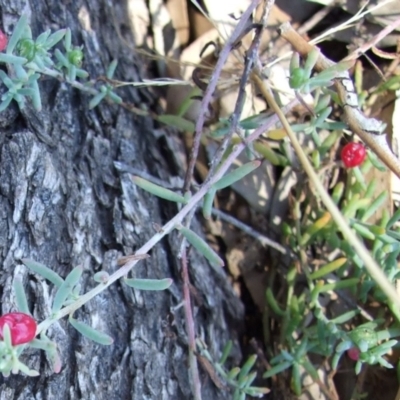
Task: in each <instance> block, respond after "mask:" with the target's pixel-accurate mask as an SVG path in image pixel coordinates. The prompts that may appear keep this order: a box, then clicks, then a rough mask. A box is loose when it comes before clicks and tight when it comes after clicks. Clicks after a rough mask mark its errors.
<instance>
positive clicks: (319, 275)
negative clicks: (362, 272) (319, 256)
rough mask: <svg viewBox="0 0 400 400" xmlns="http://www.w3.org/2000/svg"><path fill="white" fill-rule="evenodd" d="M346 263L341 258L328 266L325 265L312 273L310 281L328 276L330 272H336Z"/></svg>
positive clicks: (345, 259)
mask: <svg viewBox="0 0 400 400" xmlns="http://www.w3.org/2000/svg"><path fill="white" fill-rule="evenodd" d="M346 262H347V258H345V257H341V258H338V259H336V260H334V261H332V262H330V263H328V264H325V265H324V266H323V267H321V268H320V269H319V270H318V271H315V272H313V273H312V274H311V275H310V279H319V278H322V277H323V276H325V275H327V274H330V273H331V272H333V271H336V270H337V269H339V268H341V267H342V266H343V265H344V264H345V263H346Z"/></svg>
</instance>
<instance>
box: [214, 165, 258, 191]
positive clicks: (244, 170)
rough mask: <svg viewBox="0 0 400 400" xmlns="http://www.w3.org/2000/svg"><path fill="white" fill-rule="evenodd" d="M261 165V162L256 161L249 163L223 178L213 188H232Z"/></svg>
mask: <svg viewBox="0 0 400 400" xmlns="http://www.w3.org/2000/svg"><path fill="white" fill-rule="evenodd" d="M260 165H261V161H259V160H254V161H251V162H249V163H246V164H243V165H241V166H240V167H238V168H236V169H235V170H234V171H231V172H229V173H228V174H226V175H225V176H224V177H223V178H221V179H220V180H219V181H218V182H216V183H214V185H213V188H214V189H215V190H220V189H224V188H226V187H228V186H231V185H232V184H233V183H235V182H237V181H239V180H240V179H242V178H244V177H245V176H246V175H248V174H250V173H251V172H253V171H254V170H255V169H257V168H258V167H259V166H260Z"/></svg>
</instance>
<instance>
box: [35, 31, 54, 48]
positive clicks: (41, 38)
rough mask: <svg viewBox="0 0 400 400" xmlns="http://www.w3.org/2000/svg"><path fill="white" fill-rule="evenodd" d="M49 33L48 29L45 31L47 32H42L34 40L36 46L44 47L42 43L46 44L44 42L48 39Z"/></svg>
mask: <svg viewBox="0 0 400 400" xmlns="http://www.w3.org/2000/svg"><path fill="white" fill-rule="evenodd" d="M50 33H51V30H50V29H47V31H45V32H42V33H41V34H40V35H39V36H38V37H37V38H36V41H35V43H36V45H40V46H42V45H44V43H45V42H46V40H47V39H48V37H49V35H50Z"/></svg>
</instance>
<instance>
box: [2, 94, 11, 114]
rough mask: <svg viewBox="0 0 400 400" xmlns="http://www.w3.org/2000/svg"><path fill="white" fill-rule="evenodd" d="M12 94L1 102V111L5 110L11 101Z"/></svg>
mask: <svg viewBox="0 0 400 400" xmlns="http://www.w3.org/2000/svg"><path fill="white" fill-rule="evenodd" d="M11 101H12V96H7V97H6V98H5V99H4V100H3V101H2V102H1V104H0V112H1V111H4V110H5V109H6V108H7V107H8V106H9V105H10V103H11Z"/></svg>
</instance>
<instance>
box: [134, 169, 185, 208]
mask: <svg viewBox="0 0 400 400" xmlns="http://www.w3.org/2000/svg"><path fill="white" fill-rule="evenodd" d="M132 180H133V182H134V183H135V184H136V185H138V186H139V187H140V188H142V189H143V190H146V191H147V192H149V193H151V194H154V195H155V196H157V197H160V198H162V199H165V200H169V201H174V202H175V203H183V204H186V203H187V200H186V199H185V197H183V196H181V195H180V194H177V193H175V192H173V191H172V190H169V189H165V188H163V187H161V186H159V185H156V184H154V183H152V182H149V181H147V180H146V179H143V178H140V177H139V176H132Z"/></svg>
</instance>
